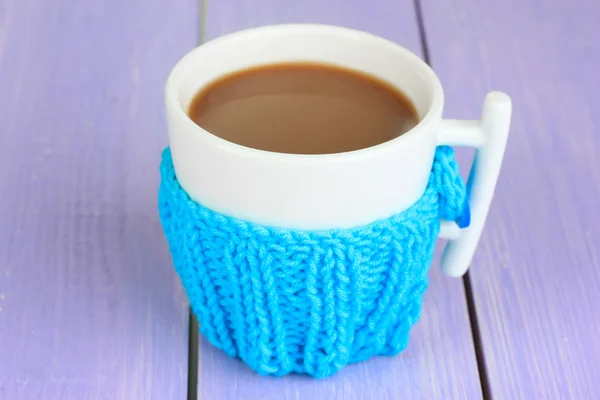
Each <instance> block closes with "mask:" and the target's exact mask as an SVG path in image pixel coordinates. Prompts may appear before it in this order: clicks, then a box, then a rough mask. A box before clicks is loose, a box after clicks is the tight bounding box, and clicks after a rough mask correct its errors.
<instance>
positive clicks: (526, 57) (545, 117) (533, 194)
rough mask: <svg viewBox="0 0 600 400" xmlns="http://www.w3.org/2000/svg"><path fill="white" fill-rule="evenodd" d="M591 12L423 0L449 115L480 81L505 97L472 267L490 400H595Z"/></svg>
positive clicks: (572, 5) (489, 1) (553, 4)
mask: <svg viewBox="0 0 600 400" xmlns="http://www.w3.org/2000/svg"><path fill="white" fill-rule="evenodd" d="M599 13H600V5H599V4H598V2H596V1H594V0H577V1H573V2H564V1H560V0H549V1H537V0H505V1H497V0H455V1H452V2H439V1H432V0H423V14H424V20H425V26H426V32H427V37H428V43H429V48H430V51H431V61H432V64H433V67H434V68H435V69H436V70H437V71H438V73H439V74H440V77H441V80H442V83H443V85H444V87H445V89H446V96H447V99H446V102H447V113H446V114H447V116H449V117H467V118H473V117H477V115H478V114H479V112H480V104H481V101H482V99H483V96H484V94H485V92H487V91H488V90H491V89H500V90H504V91H506V92H508V93H509V94H510V95H511V96H512V98H513V101H514V119H513V128H512V133H511V137H510V138H509V144H508V150H507V154H506V158H505V163H504V169H503V172H502V175H501V179H500V182H499V185H498V188H497V194H496V197H495V200H494V202H493V204H492V209H491V214H490V216H489V220H488V223H487V226H486V229H485V230H484V235H483V239H482V242H481V245H480V247H479V250H478V252H477V255H476V258H475V261H474V264H473V266H472V272H471V279H472V284H473V289H474V298H475V302H476V307H477V315H478V319H479V321H480V328H481V334H482V341H483V346H484V347H483V349H484V356H485V361H486V362H485V366H486V368H487V371H488V376H489V381H490V389H491V392H492V395H493V397H494V398H496V399H578V400H579V399H597V398H600V389H599V386H598V372H597V370H598V368H597V364H598V360H599V359H600V341H598V337H599V335H600V310H599V308H598V304H600V290H598V288H599V287H600V259H599V254H598V245H599V244H600V208H599V207H598V205H599V203H600V201H599V200H600V161H599V158H598V154H599V152H598V151H599V150H600V114H599V113H598V105H600V86H599V85H598V73H599V71H600V46H598V37H600V25H598V18H597V17H598V15H599ZM594 371H596V372H594Z"/></svg>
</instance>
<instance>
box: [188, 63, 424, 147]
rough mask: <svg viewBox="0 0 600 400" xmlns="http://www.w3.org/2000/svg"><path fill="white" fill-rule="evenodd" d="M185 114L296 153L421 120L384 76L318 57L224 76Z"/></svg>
mask: <svg viewBox="0 0 600 400" xmlns="http://www.w3.org/2000/svg"><path fill="white" fill-rule="evenodd" d="M188 115H189V116H190V118H191V119H192V120H193V121H194V122H195V123H196V124H198V125H199V126H200V127H202V128H203V129H205V130H207V131H208V132H210V133H212V134H213V135H216V136H218V137H221V138H223V139H225V140H228V141H230V142H233V143H237V144H240V145H243V146H246V147H251V148H255V149H260V150H267V151H273V152H279V153H295V154H331V153H341V152H347V151H352V150H358V149H363V148H367V147H371V146H375V145H378V144H381V143H384V142H387V141H388V140H391V139H394V138H396V137H398V136H400V135H402V134H404V133H406V132H407V131H409V130H410V129H412V128H413V127H414V126H415V125H416V124H417V123H418V122H419V121H418V117H417V112H416V110H415V107H414V105H413V104H412V103H411V102H410V100H408V99H407V98H406V96H405V95H404V94H403V93H401V92H399V91H398V90H397V89H395V88H393V87H392V86H390V85H388V84H387V83H385V82H383V81H381V80H379V79H376V78H374V77H372V76H370V75H367V74H363V73H361V72H357V71H353V70H350V69H345V68H341V67H337V66H330V65H322V64H314V63H289V64H272V65H265V66H260V67H254V68H250V69H246V70H241V71H238V72H235V73H233V74H230V75H226V76H223V77H221V78H220V79H218V80H216V81H214V82H212V83H211V84H210V85H208V86H206V87H204V88H203V89H202V90H201V91H199V92H198V93H197V94H196V95H195V96H194V98H193V100H192V102H191V104H190V107H189V110H188Z"/></svg>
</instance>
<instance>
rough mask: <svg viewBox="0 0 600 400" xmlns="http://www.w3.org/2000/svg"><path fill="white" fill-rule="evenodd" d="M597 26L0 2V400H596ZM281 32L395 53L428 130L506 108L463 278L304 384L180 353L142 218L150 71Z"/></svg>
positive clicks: (430, 8)
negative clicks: (423, 80)
mask: <svg viewBox="0 0 600 400" xmlns="http://www.w3.org/2000/svg"><path fill="white" fill-rule="evenodd" d="M598 13H600V6H598V4H597V2H596V0H575V1H573V2H571V3H568V2H565V1H559V0H546V1H542V0H502V1H498V0H454V1H452V2H448V1H433V0H420V1H419V0H417V1H415V0H304V1H296V2H281V1H278V0H205V2H204V3H198V2H197V1H195V0H175V1H169V0H131V1H128V2H121V1H117V0H102V1H100V0H88V1H79V0H53V1H49V0H0V149H2V150H3V156H2V157H0V400H19V399H61V400H71V399H109V400H112V399H126V400H133V399H161V400H163V399H175V400H178V399H185V398H196V396H197V397H198V398H201V399H223V400H225V399H302V398H311V399H312V398H314V399H373V398H376V399H400V398H402V399H478V398H486V399H487V398H494V399H577V400H580V399H582V400H586V399H598V398H600V390H599V389H597V385H596V383H597V379H594V378H595V377H596V376H597V375H598V374H597V372H596V373H595V372H594V371H596V370H597V366H596V364H597V360H599V359H600V341H598V340H597V338H598V337H599V336H600V309H599V306H598V304H600V290H599V289H598V288H600V255H599V254H598V250H597V248H600V207H599V206H598V204H600V161H598V154H599V150H600V117H599V116H598V114H597V113H596V110H595V108H596V107H597V106H598V105H600V90H599V86H598V73H599V71H600V46H599V45H598V44H597V38H598V36H599V35H600V27H599V25H598V23H597V15H598ZM285 22H320V23H329V24H338V25H344V26H348V27H352V28H357V29H362V30H365V31H370V32H373V33H376V34H378V35H381V36H384V37H386V38H388V39H391V40H393V41H395V42H398V43H400V44H402V45H404V46H406V47H408V48H409V49H411V50H412V51H414V52H416V53H417V54H419V55H421V56H422V57H424V58H425V59H426V60H428V61H429V62H430V63H431V64H432V66H433V67H434V69H435V70H436V71H437V72H438V74H439V75H440V78H441V80H442V83H443V84H444V87H445V90H446V97H447V109H446V111H447V112H446V115H447V116H449V117H458V118H475V117H477V116H478V114H479V112H480V108H481V102H482V100H483V96H484V94H485V92H486V91H488V90H492V89H500V90H504V91H506V92H508V93H509V94H510V95H511V96H512V97H513V101H514V107H515V113H514V122H513V129H512V134H511V138H510V140H509V148H508V151H507V155H506V161H505V166H504V170H503V173H502V175H501V178H500V182H499V187H498V191H497V195H496V198H495V200H494V203H493V205H492V210H491V213H490V217H489V221H488V224H487V226H486V229H485V231H484V235H483V238H482V242H481V245H480V247H479V250H478V252H477V255H476V257H475V260H474V263H473V265H472V269H471V272H470V274H469V275H468V276H467V277H465V279H450V278H444V277H442V276H441V274H440V272H439V271H438V270H437V268H435V267H434V268H432V271H431V274H430V276H431V285H430V289H429V291H428V292H427V293H426V296H425V304H424V310H423V317H422V319H421V321H420V322H419V323H418V324H417V326H416V327H415V328H414V330H413V333H412V341H411V344H410V345H409V348H408V349H407V350H406V351H405V352H403V353H402V354H401V355H399V356H397V357H393V358H377V359H373V360H370V361H367V362H365V363H361V364H357V365H353V366H349V367H347V368H346V369H344V370H343V371H341V372H340V373H339V374H337V375H336V376H334V377H332V378H329V379H324V380H313V379H310V378H306V377H301V376H291V377H286V378H281V379H273V378H264V377H260V376H257V375H256V374H254V373H252V372H251V371H250V370H248V369H247V368H246V367H245V366H244V365H243V364H241V363H240V362H238V361H236V360H233V359H230V358H227V357H226V356H225V355H224V354H222V353H221V352H219V351H217V350H215V349H214V348H212V347H211V346H210V345H209V344H208V343H207V342H206V341H205V340H203V339H202V338H200V340H199V341H198V337H197V333H196V328H197V327H196V326H195V324H194V323H191V324H190V319H189V317H188V306H187V303H186V298H185V293H184V292H183V289H182V288H181V285H180V283H179V280H178V278H177V276H176V275H175V273H174V271H173V269H172V266H171V261H170V257H169V254H168V250H167V246H166V241H165V239H164V238H163V235H162V233H161V229H160V225H159V222H158V217H157V212H156V189H157V183H158V173H157V167H158V162H159V155H160V150H161V149H162V148H163V147H164V146H165V145H166V142H167V140H166V134H165V122H164V117H163V105H162V98H163V94H162V90H163V85H164V81H165V79H166V76H167V74H168V72H169V69H170V67H171V66H172V65H173V64H174V63H175V62H176V60H177V59H178V58H179V57H181V56H182V55H183V54H184V53H185V52H186V51H188V50H190V49H191V48H192V47H194V46H195V45H196V44H198V43H199V42H201V41H204V40H209V39H211V38H214V37H217V36H219V35H222V34H225V33H228V32H231V31H235V30H239V29H243V28H247V27H251V26H258V25H264V24H272V23H285ZM460 156H461V161H462V163H463V165H467V164H468V162H469V157H470V156H471V152H469V151H462V152H461V153H460ZM192 321H193V320H192ZM190 333H191V336H190Z"/></svg>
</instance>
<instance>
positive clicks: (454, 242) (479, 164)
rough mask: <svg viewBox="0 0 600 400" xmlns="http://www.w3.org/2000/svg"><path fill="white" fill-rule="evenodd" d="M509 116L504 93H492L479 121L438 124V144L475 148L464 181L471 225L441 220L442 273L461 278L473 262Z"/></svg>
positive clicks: (486, 212)
mask: <svg viewBox="0 0 600 400" xmlns="http://www.w3.org/2000/svg"><path fill="white" fill-rule="evenodd" d="M511 113H512V103H511V100H510V97H508V95H507V94H506V93H502V92H491V93H489V94H488V95H487V96H486V97H485V101H484V104H483V112H482V115H481V120H479V121H457V120H443V121H442V122H441V125H440V128H439V129H440V132H439V136H438V145H448V146H472V147H475V148H476V149H477V150H476V152H475V157H474V159H473V165H472V166H471V171H470V173H469V180H468V182H467V195H468V196H469V204H470V208H471V223H470V225H469V227H467V228H464V229H460V228H459V226H458V225H457V224H456V223H455V222H450V221H442V224H441V230H440V237H441V238H445V239H450V242H448V245H447V246H446V249H445V250H444V254H443V256H442V262H441V266H442V271H444V273H445V274H447V275H450V276H455V277H459V276H462V275H463V274H464V273H465V272H467V269H468V268H469V265H470V264H471V261H472V260H473V254H474V253H475V248H476V247H477V242H479V237H480V236H481V231H482V229H483V225H484V223H485V220H486V218H487V214H488V211H489V208H490V203H491V202H492V197H493V196H494V189H495V188H496V182H497V181H498V175H499V174H500V167H501V165H502V159H503V158H504V150H505V149H506V140H507V139H508V131H509V127H510V118H511Z"/></svg>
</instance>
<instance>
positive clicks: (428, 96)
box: [167, 25, 443, 121]
mask: <svg viewBox="0 0 600 400" xmlns="http://www.w3.org/2000/svg"><path fill="white" fill-rule="evenodd" d="M283 62H315V63H324V64H329V65H333V66H342V67H346V68H351V69H354V70H357V71H360V72H363V73H365V74H368V75H371V76H374V77H376V78H379V79H381V80H383V81H386V82H387V83H389V84H390V85H392V86H393V87H395V88H396V89H398V90H400V91H401V92H402V93H404V94H405V95H406V96H407V97H408V98H409V99H410V100H411V102H412V103H413V105H414V106H415V108H416V110H417V113H418V116H419V120H421V121H423V119H425V118H426V116H427V115H428V114H430V113H431V111H432V109H434V108H437V109H439V110H441V108H442V103H443V93H442V89H441V85H440V83H439V80H438V79H437V77H436V75H435V73H434V72H433V71H432V70H431V69H430V68H429V66H428V65H427V64H426V63H425V62H423V61H422V60H421V59H420V58H419V57H417V56H416V55H415V54H413V53H411V52H410V51H408V50H407V49H405V48H403V47H401V46H399V45H397V44H395V43H393V42H390V41H387V40H385V39H382V38H379V37H377V36H374V35H371V34H368V33H364V32H359V31H354V30H350V29H346V28H341V27H334V26H323V25H279V26H277V25H275V26H267V27H261V28H255V29H250V30H246V31H241V32H237V33H233V34H230V35H226V36H223V37H221V38H218V39H215V40H213V41H211V42H208V43H206V44H204V45H202V46H200V47H198V48H196V49H194V50H193V51H192V52H190V53H189V54H188V55H187V56H185V57H184V58H183V59H182V60H181V61H180V62H179V63H178V65H177V66H176V67H175V69H174V70H173V72H172V73H171V76H170V78H169V83H168V85H167V96H171V97H173V98H174V100H176V101H177V103H178V105H179V107H181V109H182V110H183V111H184V112H186V113H187V110H188V107H189V105H190V102H191V101H192V99H193V97H194V95H195V94H196V93H197V92H198V91H200V90H201V89H202V88H203V87H204V86H206V85H208V84H210V83H211V82H213V81H214V80H216V79H218V78H219V77H221V76H223V75H227V74H230V73H233V72H236V71H239V70H244V69H247V68H250V67H256V66H260V65H268V64H276V63H283Z"/></svg>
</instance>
